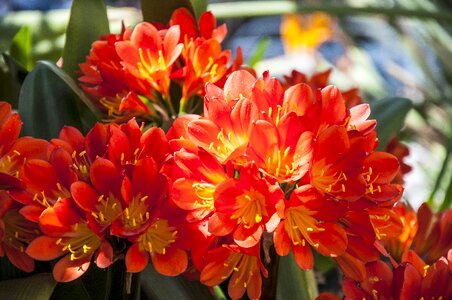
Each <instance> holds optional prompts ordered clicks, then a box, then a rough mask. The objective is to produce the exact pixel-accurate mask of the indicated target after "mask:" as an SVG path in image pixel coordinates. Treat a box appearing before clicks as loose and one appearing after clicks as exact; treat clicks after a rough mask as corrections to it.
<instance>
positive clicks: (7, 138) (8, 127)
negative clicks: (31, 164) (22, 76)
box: [0, 102, 48, 188]
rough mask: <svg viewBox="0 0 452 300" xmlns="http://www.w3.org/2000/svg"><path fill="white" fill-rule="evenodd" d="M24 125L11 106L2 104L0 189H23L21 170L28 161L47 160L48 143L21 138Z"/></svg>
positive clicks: (0, 117) (0, 103)
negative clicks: (20, 176)
mask: <svg viewBox="0 0 452 300" xmlns="http://www.w3.org/2000/svg"><path fill="white" fill-rule="evenodd" d="M21 127H22V123H21V121H20V118H19V115H18V114H17V113H12V111H11V105H10V104H8V103H6V102H0V188H23V183H22V182H21V181H20V179H19V170H20V168H21V167H22V165H23V163H24V162H25V160H26V159H34V158H45V157H46V152H45V150H46V147H47V144H48V143H47V142H46V141H44V140H39V139H34V138H31V137H22V138H19V133H20V129H21Z"/></svg>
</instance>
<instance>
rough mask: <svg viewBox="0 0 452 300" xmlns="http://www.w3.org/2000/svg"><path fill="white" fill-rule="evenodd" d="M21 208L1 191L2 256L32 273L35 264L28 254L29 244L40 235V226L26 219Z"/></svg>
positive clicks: (0, 238)
mask: <svg viewBox="0 0 452 300" xmlns="http://www.w3.org/2000/svg"><path fill="white" fill-rule="evenodd" d="M20 208H21V206H20V205H19V204H18V203H15V202H13V200H12V199H11V197H10V196H9V195H8V194H7V193H6V191H3V190H0V256H1V257H3V256H5V254H6V256H7V257H8V259H9V261H10V262H11V263H12V264H13V265H14V266H16V267H17V268H19V269H21V270H22V271H25V272H32V271H33V270H34V267H35V264H34V261H33V259H32V258H30V257H29V256H28V255H27V254H26V253H25V249H26V247H27V246H28V244H29V243H30V242H31V241H32V240H33V239H34V238H36V237H37V236H38V235H39V234H40V231H39V227H38V224H36V223H34V222H31V221H29V220H27V219H25V218H24V217H23V216H22V215H21V214H20V213H19V210H20Z"/></svg>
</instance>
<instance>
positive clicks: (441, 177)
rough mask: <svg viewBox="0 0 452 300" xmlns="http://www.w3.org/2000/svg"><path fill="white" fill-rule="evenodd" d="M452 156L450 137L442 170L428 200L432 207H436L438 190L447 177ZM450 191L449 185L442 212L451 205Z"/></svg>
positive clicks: (441, 208) (450, 137) (451, 139)
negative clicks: (445, 176)
mask: <svg viewBox="0 0 452 300" xmlns="http://www.w3.org/2000/svg"><path fill="white" fill-rule="evenodd" d="M451 154H452V136H449V139H448V144H447V147H446V155H445V157H444V160H443V163H442V165H441V169H440V171H439V173H438V175H437V176H436V179H435V185H434V186H433V189H432V192H431V193H430V196H429V197H428V200H427V203H428V204H429V205H430V207H434V205H435V203H434V202H435V195H436V192H438V190H439V188H440V186H441V183H442V182H443V177H444V175H446V170H447V167H448V166H449V160H450V158H451ZM451 180H452V179H451ZM450 189H451V187H450V184H449V187H448V189H447V191H446V195H445V198H444V201H443V203H442V204H441V207H440V210H443V209H446V208H448V206H450V203H451V201H452V199H450V197H449V196H452V195H450V193H452V192H451V191H450Z"/></svg>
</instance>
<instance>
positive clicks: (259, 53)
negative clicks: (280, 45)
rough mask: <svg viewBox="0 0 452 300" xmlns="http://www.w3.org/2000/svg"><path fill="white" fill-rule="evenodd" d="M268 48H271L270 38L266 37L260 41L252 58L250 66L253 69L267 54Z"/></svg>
mask: <svg viewBox="0 0 452 300" xmlns="http://www.w3.org/2000/svg"><path fill="white" fill-rule="evenodd" d="M268 46H270V38H269V37H264V38H262V39H260V40H259V43H258V44H257V46H256V50H255V51H254V53H253V55H252V56H251V57H250V59H249V62H248V65H249V66H250V67H251V68H253V67H255V66H256V64H257V63H258V62H260V61H261V60H262V59H263V58H264V55H265V52H267V49H268Z"/></svg>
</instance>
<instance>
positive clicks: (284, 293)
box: [276, 252, 319, 300]
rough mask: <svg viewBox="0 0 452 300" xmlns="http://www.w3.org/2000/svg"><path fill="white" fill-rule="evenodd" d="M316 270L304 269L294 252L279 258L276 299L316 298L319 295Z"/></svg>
mask: <svg viewBox="0 0 452 300" xmlns="http://www.w3.org/2000/svg"><path fill="white" fill-rule="evenodd" d="M318 293H319V292H318V290H317V282H316V280H315V277H314V271H312V270H311V271H304V270H302V269H300V267H299V266H298V265H297V263H296V261H295V258H294V257H293V254H292V252H290V253H289V255H287V256H282V257H280V259H279V267H278V281H277V283H276V299H277V300H286V299H315V298H316V297H317V296H318Z"/></svg>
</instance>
